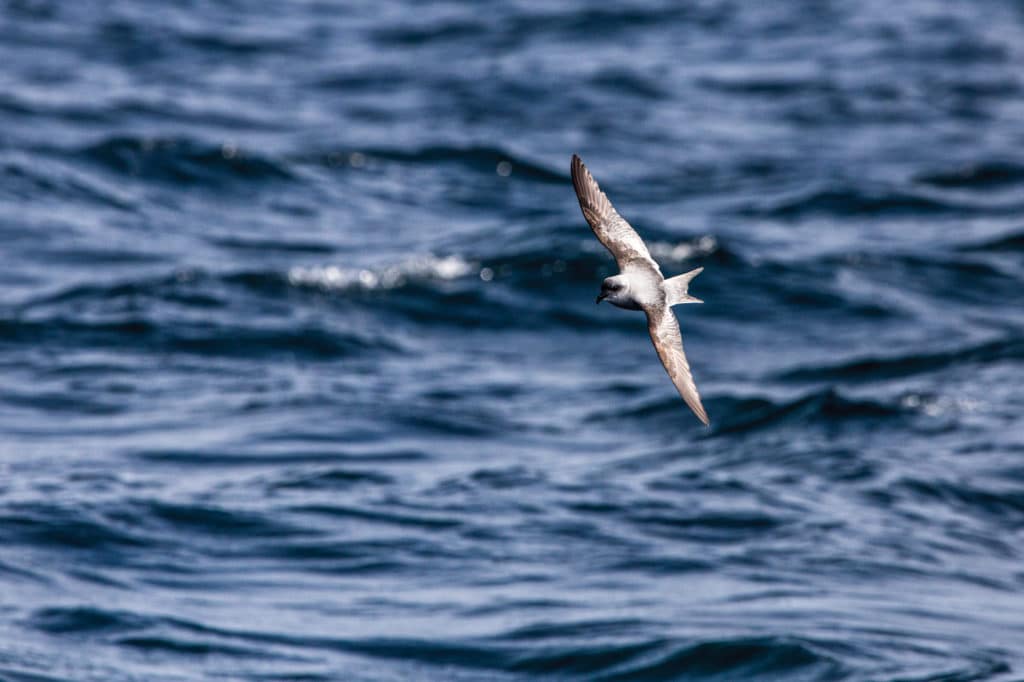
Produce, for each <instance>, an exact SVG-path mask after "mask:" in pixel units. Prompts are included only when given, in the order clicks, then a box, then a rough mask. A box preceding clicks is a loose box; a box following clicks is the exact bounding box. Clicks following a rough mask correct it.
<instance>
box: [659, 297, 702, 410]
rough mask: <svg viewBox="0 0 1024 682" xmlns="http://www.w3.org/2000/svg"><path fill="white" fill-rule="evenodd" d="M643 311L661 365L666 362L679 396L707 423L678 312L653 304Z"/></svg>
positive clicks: (666, 368)
mask: <svg viewBox="0 0 1024 682" xmlns="http://www.w3.org/2000/svg"><path fill="white" fill-rule="evenodd" d="M644 312H645V313H647V330H648V331H649V332H650V333H651V341H653V342H654V348H655V350H657V351H658V357H659V358H661V364H663V365H665V371H666V372H668V376H669V377H670V378H671V379H672V383H673V384H675V386H676V390H677V391H679V395H681V396H682V398H683V400H685V401H686V404H687V405H689V406H690V409H691V410H693V413H694V414H695V415H697V419H700V420H701V421H702V422H704V425H705V426H707V425H708V423H709V421H708V413H707V412H706V411H704V405H702V404H701V402H700V394H699V393H697V384H695V383H693V375H692V374H690V363H688V362H687V361H686V354H685V353H684V352H683V335H682V334H680V333H679V321H678V320H677V319H676V316H675V313H673V312H672V309H671V308H669V307H668V306H659V307H651V308H647V309H645V310H644Z"/></svg>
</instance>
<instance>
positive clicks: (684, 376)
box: [572, 154, 709, 425]
mask: <svg viewBox="0 0 1024 682" xmlns="http://www.w3.org/2000/svg"><path fill="white" fill-rule="evenodd" d="M572 184H573V187H575V188H576V197H577V198H578V199H579V201H580V208H581V209H582V210H583V217H584V218H586V219H587V222H588V223H589V224H590V228H591V229H592V230H593V231H594V234H595V235H596V236H597V238H598V240H599V241H600V242H601V243H602V244H604V246H605V248H606V249H608V250H609V251H610V252H611V254H612V256H614V257H615V262H616V263H617V264H618V266H619V271H620V272H619V274H618V275H615V276H614V277H609V278H607V279H606V280H605V281H604V282H603V283H602V285H601V295H600V296H598V297H597V302H598V303H600V302H601V301H603V300H607V301H608V302H609V303H611V304H612V305H615V306H618V307H619V308H626V309H627V310H643V311H644V313H646V315H647V330H648V331H649V332H650V334H651V341H652V342H653V343H654V348H655V350H657V351H658V357H659V358H660V359H661V364H663V365H664V366H665V371H666V372H668V375H669V377H670V378H671V379H672V383H673V384H675V387H676V390H677V391H679V395H680V396H682V398H683V400H684V401H686V404H687V405H689V406H690V409H691V410H693V413H694V414H695V415H697V418H698V419H700V420H701V421H702V422H703V423H704V424H705V425H706V424H708V423H709V422H708V414H707V412H706V411H705V410H704V405H702V404H701V401H700V394H699V393H698V392H697V385H696V384H695V383H694V381H693V375H692V374H691V373H690V364H689V363H688V362H687V360H686V354H685V353H684V352H683V337H682V334H680V332H679V322H678V320H676V316H675V314H674V313H673V312H672V308H671V306H673V305H677V304H680V303H702V302H703V301H701V300H700V299H699V298H694V297H693V296H690V294H689V285H690V280H692V279H693V278H694V277H696V276H697V275H699V274H700V273H701V271H702V270H703V269H704V268H697V269H695V270H691V271H689V272H687V273H684V274H682V275H678V276H677V277H672V278H670V279H665V277H664V276H663V275H662V274H661V268H659V267H658V264H657V263H656V262H655V260H654V259H653V258H651V254H650V252H649V251H648V250H647V245H646V244H644V241H643V239H641V238H640V235H638V234H637V233H636V230H634V229H633V228H632V226H631V225H630V224H629V223H627V222H626V220H625V219H624V218H623V217H622V216H620V215H619V213H618V211H616V210H615V207H614V206H612V202H610V201H609V200H608V197H607V196H605V193H604V192H602V191H601V188H600V187H598V185H597V181H595V180H594V178H593V176H591V175H590V171H588V170H587V167H586V166H584V165H583V161H581V160H580V157H578V156H576V155H575V154H573V156H572Z"/></svg>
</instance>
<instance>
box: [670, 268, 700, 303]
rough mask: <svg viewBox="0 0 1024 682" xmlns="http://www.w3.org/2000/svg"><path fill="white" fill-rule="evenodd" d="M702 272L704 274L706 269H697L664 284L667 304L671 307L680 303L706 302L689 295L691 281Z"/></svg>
mask: <svg viewBox="0 0 1024 682" xmlns="http://www.w3.org/2000/svg"><path fill="white" fill-rule="evenodd" d="M702 272H704V268H696V269H694V270H690V271H689V272H684V273H683V274H681V275H676V276H675V277H670V278H668V279H666V280H665V281H664V282H662V283H661V288H662V290H663V291H664V292H665V302H666V303H668V305H670V306H671V305H679V304H680V303H703V302H704V301H702V300H700V299H699V298H696V297H694V296H690V294H689V293H687V291H688V289H689V288H690V280H691V279H693V278H694V277H696V276H697V275H699V274H700V273H702Z"/></svg>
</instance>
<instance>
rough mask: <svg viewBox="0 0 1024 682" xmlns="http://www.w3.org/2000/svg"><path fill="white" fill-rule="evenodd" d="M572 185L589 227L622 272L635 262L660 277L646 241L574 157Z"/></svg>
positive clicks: (659, 270) (659, 269)
mask: <svg viewBox="0 0 1024 682" xmlns="http://www.w3.org/2000/svg"><path fill="white" fill-rule="evenodd" d="M572 184H573V187H575V188H576V198H577V199H579V200H580V208H581V209H583V217H584V218H586V219H587V222H588V223H590V229H592V230H593V231H594V234H595V235H597V238H598V239H599V240H600V241H601V243H602V244H604V247H605V248H606V249H608V250H609V251H611V253H612V255H613V256H615V262H616V263H618V264H619V270H625V269H626V266H627V265H629V264H630V263H633V262H635V261H644V262H645V264H646V265H648V266H653V267H654V270H655V271H656V272H657V273H658V274H659V275H660V274H661V268H659V267H658V264H657V263H656V262H654V259H653V258H651V254H650V252H649V251H648V250H647V246H646V245H645V244H644V240H643V239H641V238H640V235H638V234H637V233H636V230H634V229H633V228H632V226H630V224H629V223H627V222H626V221H625V219H624V218H623V217H622V216H620V215H619V213H618V211H616V210H615V207H614V206H612V202H610V201H608V197H606V196H605V194H604V192H602V191H601V188H600V187H598V186H597V181H596V180H594V177H593V176H592V175H591V174H590V171H588V170H587V167H586V166H584V165H583V161H581V160H580V157H578V156H576V155H575V154H573V155H572Z"/></svg>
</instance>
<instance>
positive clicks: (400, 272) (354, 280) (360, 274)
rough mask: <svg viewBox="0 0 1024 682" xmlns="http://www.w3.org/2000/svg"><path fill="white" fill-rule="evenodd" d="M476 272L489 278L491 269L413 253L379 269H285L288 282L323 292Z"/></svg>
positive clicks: (387, 286) (367, 288) (369, 288)
mask: <svg viewBox="0 0 1024 682" xmlns="http://www.w3.org/2000/svg"><path fill="white" fill-rule="evenodd" d="M470 273H476V274H477V275H479V277H480V279H482V280H484V281H490V279H493V277H494V271H493V270H491V269H490V268H478V267H477V266H475V265H474V264H473V263H471V262H469V261H467V260H465V259H464V258H462V257H461V256H457V255H451V256H443V257H438V256H434V255H433V254H425V255H422V256H414V257H412V258H409V259H407V260H405V261H402V262H401V263H398V264H396V265H387V266H384V267H379V268H345V267H341V266H338V265H326V266H296V267H294V268H292V269H291V270H289V271H288V282H289V283H290V284H291V285H292V286H297V287H315V288H317V289H322V290H325V291H346V290H351V289H360V290H363V291H373V290H378V289H395V288H397V287H401V286H404V285H405V284H406V283H408V282H410V281H422V280H440V281H444V280H453V279H458V278H460V277H465V276H467V275H469V274H470Z"/></svg>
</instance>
